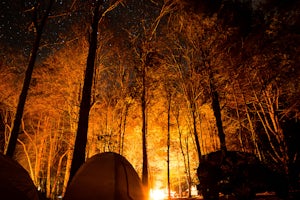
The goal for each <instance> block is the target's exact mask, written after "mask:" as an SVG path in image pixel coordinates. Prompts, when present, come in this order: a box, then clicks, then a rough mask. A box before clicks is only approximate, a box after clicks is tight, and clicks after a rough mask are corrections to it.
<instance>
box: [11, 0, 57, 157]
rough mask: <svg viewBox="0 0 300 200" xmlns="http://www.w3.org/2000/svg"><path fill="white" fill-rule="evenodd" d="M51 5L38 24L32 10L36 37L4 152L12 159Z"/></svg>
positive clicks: (36, 8) (36, 10) (35, 13)
mask: <svg viewBox="0 0 300 200" xmlns="http://www.w3.org/2000/svg"><path fill="white" fill-rule="evenodd" d="M53 3H54V0H50V1H49V5H48V8H47V9H46V11H45V13H44V16H43V17H42V20H41V21H40V23H39V22H38V21H39V19H38V8H39V7H38V6H36V7H34V8H33V19H32V22H33V24H34V28H35V30H36V35H35V40H34V43H33V49H32V51H31V56H30V60H29V63H28V67H27V70H26V73H25V79H24V83H23V88H22V91H21V94H20V96H19V102H18V106H17V111H16V115H15V119H14V124H13V129H12V131H11V134H10V138H9V142H8V146H7V149H6V152H5V154H6V155H7V156H9V157H13V155H14V152H15V149H16V144H17V139H18V135H19V129H20V125H21V120H22V117H23V112H24V106H25V102H26V98H27V94H28V90H29V86H30V81H31V77H32V72H33V68H34V65H35V60H36V57H37V52H38V50H39V46H40V41H41V38H42V33H43V29H44V26H45V24H46V21H47V18H48V16H49V13H50V10H51V7H52V5H53Z"/></svg>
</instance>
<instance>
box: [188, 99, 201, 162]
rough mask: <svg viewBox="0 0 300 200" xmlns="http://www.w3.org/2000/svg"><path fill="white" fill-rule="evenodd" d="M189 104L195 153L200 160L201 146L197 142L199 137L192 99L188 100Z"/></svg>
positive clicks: (194, 105) (194, 104)
mask: <svg viewBox="0 0 300 200" xmlns="http://www.w3.org/2000/svg"><path fill="white" fill-rule="evenodd" d="M190 105H191V111H192V117H193V133H194V138H195V142H196V148H197V153H198V161H199V162H200V160H201V155H202V153H201V147H200V142H199V137H198V131H197V119H196V117H197V115H196V103H195V101H194V100H190Z"/></svg>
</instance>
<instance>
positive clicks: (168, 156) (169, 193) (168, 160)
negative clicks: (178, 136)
mask: <svg viewBox="0 0 300 200" xmlns="http://www.w3.org/2000/svg"><path fill="white" fill-rule="evenodd" d="M167 95H168V133H167V134H168V139H167V165H168V166H167V169H168V170H167V171H168V174H167V175H168V199H170V198H171V188H170V111H171V94H167Z"/></svg>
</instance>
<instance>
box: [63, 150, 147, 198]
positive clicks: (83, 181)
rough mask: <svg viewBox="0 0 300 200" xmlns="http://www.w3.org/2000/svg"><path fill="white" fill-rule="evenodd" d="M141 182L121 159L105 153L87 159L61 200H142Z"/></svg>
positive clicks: (115, 154) (130, 167) (111, 153)
mask: <svg viewBox="0 0 300 200" xmlns="http://www.w3.org/2000/svg"><path fill="white" fill-rule="evenodd" d="M144 199H146V198H145V195H144V192H143V186H142V183H141V181H140V178H139V176H138V174H137V173H136V171H135V170H134V168H133V167H132V165H131V164H130V163H129V162H128V161H127V160H126V158H124V157H123V156H121V155H119V154H117V153H113V152H105V153H100V154H97V155H94V156H93V157H91V158H89V159H88V160H87V161H86V162H85V163H84V164H83V165H82V166H81V167H80V168H79V170H78V171H77V172H76V174H75V176H74V178H73V179H72V180H71V182H70V184H69V186H68V187H67V190H66V193H65V196H64V200H144Z"/></svg>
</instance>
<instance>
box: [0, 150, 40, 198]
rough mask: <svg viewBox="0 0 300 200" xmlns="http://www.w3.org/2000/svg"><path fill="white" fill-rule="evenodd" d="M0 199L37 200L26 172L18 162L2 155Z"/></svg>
mask: <svg viewBox="0 0 300 200" xmlns="http://www.w3.org/2000/svg"><path fill="white" fill-rule="evenodd" d="M0 199H3V200H11V199H20V200H38V199H39V197H38V192H37V189H36V187H35V185H34V184H33V181H32V180H31V178H30V176H29V174H28V172H27V171H26V170H25V169H24V168H23V167H22V166H21V165H20V164H19V163H18V162H16V161H14V160H13V159H11V158H9V157H7V156H5V155H3V154H0Z"/></svg>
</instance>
